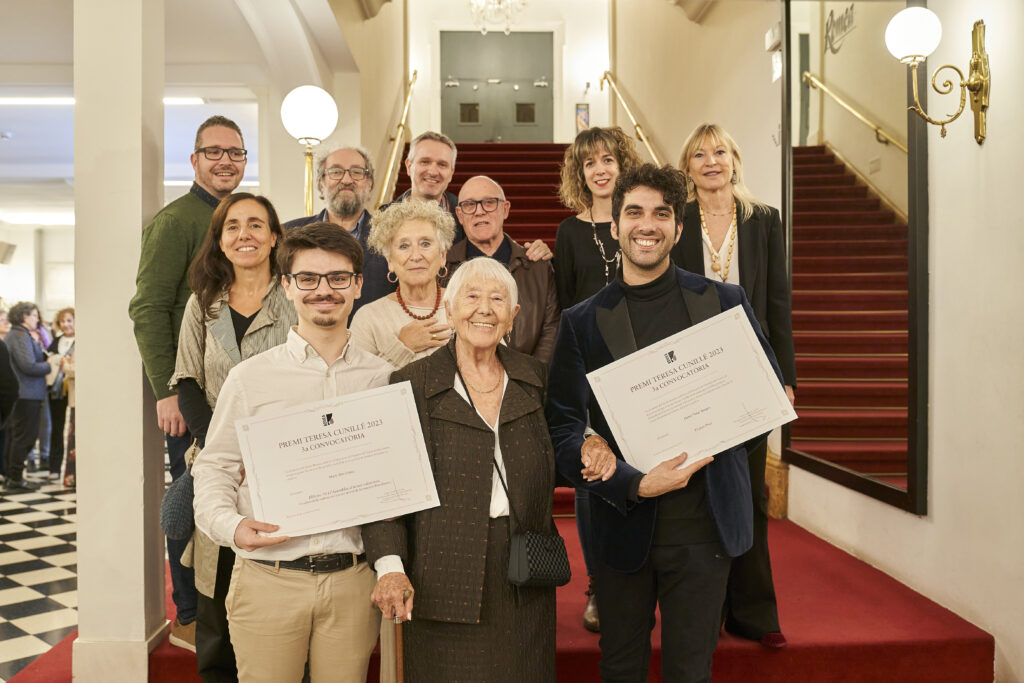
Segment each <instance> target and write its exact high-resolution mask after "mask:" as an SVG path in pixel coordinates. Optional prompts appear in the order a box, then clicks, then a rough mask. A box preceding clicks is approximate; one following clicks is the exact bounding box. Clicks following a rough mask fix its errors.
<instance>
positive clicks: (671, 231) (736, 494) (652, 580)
mask: <svg viewBox="0 0 1024 683" xmlns="http://www.w3.org/2000/svg"><path fill="white" fill-rule="evenodd" d="M684 201H685V190H684V186H683V179H682V174H681V173H680V172H679V171H678V170H676V169H672V168H670V167H667V166H666V167H664V168H660V169H659V168H656V167H655V166H653V165H651V164H645V165H643V166H641V167H640V168H638V169H636V170H634V171H631V172H627V173H623V174H622V175H620V176H619V178H618V180H617V182H616V185H615V190H614V193H613V195H612V216H613V224H612V234H613V236H614V237H615V238H616V239H617V240H618V241H619V246H620V249H621V250H622V269H621V271H620V273H619V277H618V279H617V280H616V281H615V282H612V283H611V284H609V285H608V286H606V287H605V288H604V289H602V290H601V291H599V292H598V293H597V294H595V295H594V296H593V297H591V298H590V299H587V300H586V301H583V302H581V303H579V304H577V305H576V306H574V307H572V308H570V309H568V310H566V311H563V313H562V322H561V326H560V328H559V332H558V340H557V342H556V345H555V354H554V358H553V360H552V362H551V369H550V382H549V385H548V386H549V393H548V404H547V419H548V425H549V429H550V432H551V440H552V442H553V444H554V448H555V460H556V463H557V465H558V470H559V472H561V473H562V475H563V476H565V477H566V478H568V479H569V480H570V481H571V482H572V483H573V485H574V486H576V487H577V488H584V489H586V490H587V491H588V492H589V493H590V496H591V501H590V504H591V517H592V524H593V532H594V535H593V538H594V540H595V546H596V547H595V554H596V559H597V563H598V568H597V572H596V581H597V600H598V612H599V613H600V615H601V653H602V657H601V678H602V681H605V682H606V683H607V682H610V681H615V682H620V681H621V682H623V683H625V682H627V681H629V682H634V681H635V682H637V683H640V682H645V681H647V670H648V666H649V660H650V651H651V648H650V632H651V629H652V628H653V626H654V619H655V617H654V612H655V606H656V605H660V609H661V615H662V672H663V677H664V679H665V680H666V681H680V682H682V681H707V680H710V676H711V656H712V654H713V653H714V650H715V646H716V645H717V642H718V633H719V631H720V629H721V624H722V621H721V615H722V605H723V602H724V599H725V587H726V581H727V578H728V573H729V566H730V559H729V558H731V557H735V556H737V555H740V554H742V553H743V552H745V551H746V550H747V549H748V548H749V547H750V545H751V540H752V535H753V527H752V524H753V521H752V514H753V513H752V508H751V496H750V478H749V473H748V469H747V452H746V447H747V446H750V445H752V444H753V443H755V442H756V441H757V440H756V439H755V440H752V441H750V442H748V443H747V444H744V445H743V446H740V447H737V448H733V449H730V450H728V451H724V452H722V453H718V454H717V455H715V457H714V458H713V459H712V460H702V461H700V462H698V463H695V464H692V465H688V466H686V467H684V468H682V469H678V470H677V469H675V468H676V467H678V466H680V465H681V464H682V463H683V462H684V461H685V459H686V454H685V453H684V454H680V456H678V457H676V458H672V459H670V460H667V461H666V462H664V463H662V464H661V465H658V466H657V467H655V468H654V469H652V470H651V471H650V472H648V473H646V474H644V473H643V472H640V471H639V470H637V469H635V468H634V467H632V466H630V465H629V464H628V463H626V462H625V460H623V458H622V454H621V452H620V450H619V447H618V445H617V444H616V443H615V439H614V437H613V436H612V433H611V430H610V429H609V427H608V423H607V421H606V420H605V417H604V415H603V414H602V413H601V409H600V407H599V406H598V403H597V400H596V398H595V397H594V394H593V392H591V390H590V385H589V384H588V382H587V378H586V374H587V373H588V372H591V371H593V370H596V369H598V368H600V367H603V366H605V365H607V364H608V363H611V362H613V361H615V360H618V359H619V358H622V357H624V356H626V355H629V354H630V353H633V352H634V351H636V350H637V349H638V348H643V347H645V346H648V345H650V344H653V343H656V342H657V341H660V340H661V339H664V338H666V337H668V336H671V335H672V334H675V333H676V332H679V331H680V330H683V329H686V328H688V327H690V326H691V325H695V324H697V323H700V322H702V321H704V320H706V319H708V318H710V317H712V316H714V315H717V314H718V313H720V312H722V311H725V310H728V309H730V308H733V307H735V306H742V307H743V309H744V311H745V312H746V314H747V318H748V319H749V320H750V324H751V326H752V327H753V329H754V331H755V332H756V333H757V336H758V340H759V341H760V342H761V346H762V348H763V349H764V351H765V353H766V355H767V356H768V358H769V359H770V360H771V361H772V364H773V366H774V367H775V370H776V373H778V372H779V370H778V366H777V364H776V363H775V357H774V355H773V353H772V349H771V347H770V346H769V345H768V342H767V341H766V340H765V338H764V336H763V335H762V334H761V330H760V327H759V325H758V323H757V320H756V318H755V317H754V314H753V311H752V310H751V308H750V305H749V304H748V302H747V299H746V296H745V295H744V293H743V290H742V289H741V288H739V287H736V286H734V285H729V284H723V283H716V282H713V281H711V280H709V279H707V278H705V277H703V276H700V275H695V274H693V273H689V272H686V271H684V270H681V269H679V268H676V267H675V266H673V265H672V263H671V260H670V257H669V252H670V250H671V248H672V246H673V245H674V244H675V243H676V242H677V241H678V240H679V234H680V230H681V221H682V215H683V204H684ZM780 383H781V375H780ZM765 436H766V435H765ZM765 436H762V437H759V438H765Z"/></svg>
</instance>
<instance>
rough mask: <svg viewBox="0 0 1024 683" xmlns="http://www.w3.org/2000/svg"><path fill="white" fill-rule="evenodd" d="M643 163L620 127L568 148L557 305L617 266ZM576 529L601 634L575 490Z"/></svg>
mask: <svg viewBox="0 0 1024 683" xmlns="http://www.w3.org/2000/svg"><path fill="white" fill-rule="evenodd" d="M639 165H640V157H639V156H637V153H636V149H635V148H634V146H633V140H632V138H630V137H629V136H628V135H626V134H625V133H624V132H623V131H622V129H621V128H619V127H618V126H616V127H614V128H596V127H595V128H587V129H586V130H584V131H582V132H580V134H579V135H577V136H576V139H575V140H574V141H573V143H572V144H571V145H569V147H568V148H567V149H566V150H565V158H564V161H563V162H562V185H561V187H560V188H559V191H558V193H559V196H560V197H561V199H562V203H563V204H565V206H566V207H567V208H570V209H572V210H573V211H576V212H577V214H576V216H574V217H572V218H566V219H565V220H564V221H562V223H561V225H559V226H558V235H557V236H556V238H555V260H554V266H555V282H556V283H557V284H558V306H559V308H561V309H563V310H564V309H566V308H569V307H570V306H575V305H576V304H578V303H579V302H581V301H583V300H584V299H587V298H589V297H591V296H593V295H594V294H596V293H597V292H598V290H600V289H601V288H602V287H604V286H605V285H607V284H608V283H609V282H611V281H612V280H613V279H615V274H616V272H618V269H619V261H620V255H619V243H618V240H616V239H615V238H613V237H612V228H611V226H612V190H613V189H615V180H616V179H617V178H618V177H619V173H620V172H623V171H629V170H632V169H634V168H636V167H637V166H639ZM576 530H577V532H578V533H579V536H580V546H581V548H582V550H583V562H584V564H585V565H586V567H587V576H588V577H590V581H589V583H588V586H587V602H586V604H585V606H584V608H583V627H584V628H585V629H587V630H588V631H593V632H594V633H597V632H599V631H600V630H601V621H600V619H599V618H598V613H597V597H596V587H595V585H594V574H593V571H592V566H593V563H592V559H591V556H592V550H591V548H592V547H593V543H592V542H591V539H590V493H589V492H587V491H583V490H577V491H576Z"/></svg>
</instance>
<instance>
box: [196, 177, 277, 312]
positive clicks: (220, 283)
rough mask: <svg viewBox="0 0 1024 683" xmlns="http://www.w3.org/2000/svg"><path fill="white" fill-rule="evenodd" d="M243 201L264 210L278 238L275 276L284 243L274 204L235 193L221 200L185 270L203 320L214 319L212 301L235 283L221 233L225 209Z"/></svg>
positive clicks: (272, 251)
mask: <svg viewBox="0 0 1024 683" xmlns="http://www.w3.org/2000/svg"><path fill="white" fill-rule="evenodd" d="M246 199H251V200H253V201H255V202H259V203H260V204H261V205H262V206H263V208H264V209H266V211H267V225H268V227H269V228H270V232H271V233H272V234H274V235H277V244H276V245H275V246H274V247H272V248H271V249H270V274H271V275H272V276H276V275H277V274H278V270H277V258H276V256H277V250H278V249H279V248H280V246H281V242H283V241H284V231H283V230H282V229H281V221H280V220H279V219H278V217H277V211H275V210H274V205H273V204H271V203H270V200H269V199H267V198H266V197H263V196H261V195H255V194H251V193H249V192H237V193H235V194H231V195H228V196H227V197H225V198H224V199H222V200H220V204H218V205H217V209H216V210H215V211H214V212H213V220H211V221H210V229H209V230H207V231H206V237H204V238H203V244H202V245H201V246H200V247H199V251H198V252H197V253H196V258H195V260H194V261H192V265H191V266H190V267H189V269H188V285H189V287H191V288H192V291H193V292H195V294H196V299H198V300H199V310H200V311H202V312H203V317H204V318H205V319H206V320H212V319H213V312H212V311H211V308H212V307H213V304H214V302H216V301H217V299H219V298H220V296H221V294H223V293H224V290H225V289H227V288H228V287H230V286H231V284H232V283H233V282H234V281H235V267H234V266H233V265H232V264H231V261H229V260H228V257H227V256H225V255H224V251H223V250H222V249H221V248H220V238H221V234H223V232H224V222H225V221H226V220H227V217H228V210H229V209H230V208H231V207H232V206H234V205H235V204H237V203H238V202H241V201H245V200H246Z"/></svg>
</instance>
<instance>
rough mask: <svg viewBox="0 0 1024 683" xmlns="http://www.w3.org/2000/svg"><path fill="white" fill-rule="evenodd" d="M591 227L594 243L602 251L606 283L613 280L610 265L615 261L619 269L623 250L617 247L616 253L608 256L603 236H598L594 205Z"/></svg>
mask: <svg viewBox="0 0 1024 683" xmlns="http://www.w3.org/2000/svg"><path fill="white" fill-rule="evenodd" d="M590 227H592V228H593V229H594V244H596V245H597V250H598V251H599V252H600V253H601V260H602V261H604V283H605V284H608V283H609V282H611V281H612V280H611V277H610V275H609V272H608V266H610V265H611V264H613V263H614V264H615V270H616V271H618V269H619V263H620V262H621V260H622V250H621V249H616V250H615V255H614V256H612V257H611V258H608V255H607V254H606V253H605V251H604V243H603V242H602V241H601V238H600V237H598V236H597V223H596V222H594V209H593V207H591V209H590Z"/></svg>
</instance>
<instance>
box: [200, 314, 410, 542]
mask: <svg viewBox="0 0 1024 683" xmlns="http://www.w3.org/2000/svg"><path fill="white" fill-rule="evenodd" d="M393 370H394V368H392V367H391V365H389V364H388V363H387V362H386V361H384V360H382V359H380V358H378V357H377V356H374V355H371V354H369V353H366V352H365V351H363V350H361V349H359V348H356V347H355V346H353V345H352V344H346V345H345V349H344V351H342V354H341V357H339V358H338V359H337V360H336V361H334V362H333V363H331V364H330V365H327V363H326V362H325V361H324V359H323V358H321V357H320V355H319V354H318V353H317V352H316V351H315V350H314V349H313V347H312V346H310V345H309V343H308V342H306V340H305V339H303V338H302V337H300V336H299V334H298V332H296V331H295V328H292V329H291V330H290V331H289V332H288V340H287V341H286V342H285V343H284V344H282V345H280V346H276V347H274V348H272V349H270V350H269V351H264V352H263V353H261V354H258V355H256V356H253V357H252V358H249V359H248V360H245V361H243V362H241V363H239V364H238V365H236V366H235V367H234V368H233V369H232V370H231V372H230V373H229V374H228V378H227V380H225V382H224V386H223V387H222V388H221V391H220V396H219V398H218V400H217V408H216V409H215V410H214V412H213V419H212V420H211V421H210V428H209V431H208V433H207V437H206V447H205V448H204V449H203V451H202V453H200V455H199V457H198V458H197V459H196V462H195V464H194V465H193V466H192V476H193V477H194V478H195V500H194V506H195V519H196V526H197V527H199V529H200V530H201V531H202V532H203V533H205V534H206V535H207V536H209V537H210V538H212V539H213V540H214V541H215V542H216V543H218V544H220V545H223V546H228V547H230V548H232V549H234V551H235V553H236V554H238V555H240V556H242V557H246V558H250V559H259V560H294V559H296V558H299V557H303V556H304V555H319V554H321V553H357V554H358V553H362V552H363V538H362V534H361V533H360V529H359V527H358V526H356V527H349V528H347V529H340V530H337V531H329V532H325V533H319V534H310V535H306V536H296V537H293V538H292V539H291V540H290V541H286V542H284V543H279V544H277V545H272V546H267V547H265V548H257V549H256V550H253V551H245V550H242V549H241V548H239V547H238V546H236V545H235V543H234V538H235V529H236V528H237V527H238V524H239V523H240V522H241V521H242V520H243V519H245V518H246V517H249V518H252V516H253V512H252V503H251V500H250V497H249V485H248V482H247V481H246V480H243V476H242V452H241V449H240V447H239V445H238V435H237V433H236V432H235V421H236V420H238V419H240V418H245V417H252V416H253V415H259V414H260V413H264V412H270V411H278V410H281V409H284V408H290V407H293V406H295V405H299V404H302V403H311V402H313V401H322V400H325V399H329V398H334V397H336V396H344V395H345V394H352V393H355V392H358V391H363V390H365V389H373V388H376V387H381V386H385V385H386V384H387V383H388V378H389V377H390V376H391V373H392V371H393ZM257 521H260V522H267V523H269V524H274V523H275V520H272V519H261V520H257Z"/></svg>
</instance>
